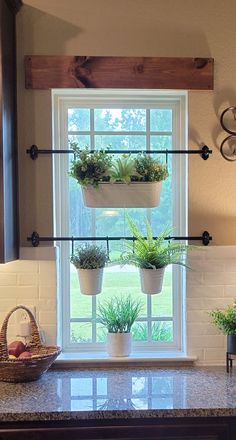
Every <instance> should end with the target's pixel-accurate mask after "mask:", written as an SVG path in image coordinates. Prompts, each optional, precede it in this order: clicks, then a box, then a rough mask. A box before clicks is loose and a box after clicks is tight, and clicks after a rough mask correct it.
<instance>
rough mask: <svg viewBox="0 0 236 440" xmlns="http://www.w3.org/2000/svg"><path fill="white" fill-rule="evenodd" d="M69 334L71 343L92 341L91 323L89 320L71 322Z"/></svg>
mask: <svg viewBox="0 0 236 440" xmlns="http://www.w3.org/2000/svg"><path fill="white" fill-rule="evenodd" d="M70 335H71V342H72V343H73V342H74V343H79V342H82V343H88V342H92V324H91V323H90V322H71V324H70Z"/></svg>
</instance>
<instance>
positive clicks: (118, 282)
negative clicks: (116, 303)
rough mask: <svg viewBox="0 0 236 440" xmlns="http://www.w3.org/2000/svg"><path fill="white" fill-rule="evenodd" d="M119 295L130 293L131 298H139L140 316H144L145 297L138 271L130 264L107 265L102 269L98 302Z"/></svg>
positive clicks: (145, 310)
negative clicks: (140, 305)
mask: <svg viewBox="0 0 236 440" xmlns="http://www.w3.org/2000/svg"><path fill="white" fill-rule="evenodd" d="M119 295H131V298H134V299H137V300H140V301H141V302H142V304H143V310H142V314H141V315H140V316H146V313H147V305H146V297H145V295H143V294H142V293H141V290H140V280H139V273H138V271H137V269H135V268H134V267H132V266H125V267H120V266H112V267H107V268H106V269H105V271H104V278H103V288H102V293H101V295H99V297H98V302H99V303H101V304H102V303H103V302H106V301H107V300H110V299H112V298H113V297H114V296H119Z"/></svg>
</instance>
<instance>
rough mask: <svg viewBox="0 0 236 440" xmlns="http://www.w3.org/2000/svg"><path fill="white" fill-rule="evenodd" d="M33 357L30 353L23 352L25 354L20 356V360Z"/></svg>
mask: <svg viewBox="0 0 236 440" xmlns="http://www.w3.org/2000/svg"><path fill="white" fill-rule="evenodd" d="M31 357H32V353H30V352H29V351H23V353H21V354H20V356H19V359H23V358H31Z"/></svg>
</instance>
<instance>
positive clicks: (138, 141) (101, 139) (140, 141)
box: [95, 134, 146, 150]
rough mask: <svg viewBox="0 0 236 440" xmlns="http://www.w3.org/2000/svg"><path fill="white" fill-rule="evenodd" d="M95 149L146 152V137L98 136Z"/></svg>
mask: <svg viewBox="0 0 236 440" xmlns="http://www.w3.org/2000/svg"><path fill="white" fill-rule="evenodd" d="M95 148H96V149H97V150H99V149H106V148H110V149H111V150H142V149H143V150H145V149H146V136H144V135H139V136H135V135H133V136H131V135H115V134H114V135H112V134H110V135H96V136H95Z"/></svg>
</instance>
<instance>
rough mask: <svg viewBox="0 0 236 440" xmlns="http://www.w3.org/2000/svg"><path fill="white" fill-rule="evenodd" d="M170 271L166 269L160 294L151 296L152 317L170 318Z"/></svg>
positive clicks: (168, 268) (169, 268)
mask: <svg viewBox="0 0 236 440" xmlns="http://www.w3.org/2000/svg"><path fill="white" fill-rule="evenodd" d="M172 307H173V305H172V270H171V267H167V268H166V270H165V275H164V282H163V288H162V292H161V293H159V294H158V295H153V296H152V316H156V317H160V316H172V313H173V310H172Z"/></svg>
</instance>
